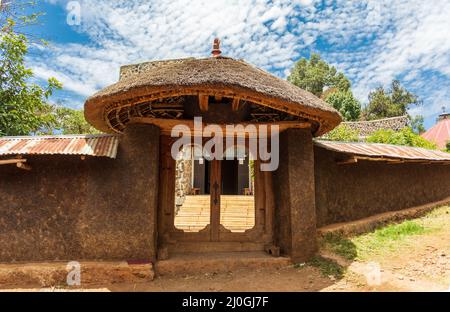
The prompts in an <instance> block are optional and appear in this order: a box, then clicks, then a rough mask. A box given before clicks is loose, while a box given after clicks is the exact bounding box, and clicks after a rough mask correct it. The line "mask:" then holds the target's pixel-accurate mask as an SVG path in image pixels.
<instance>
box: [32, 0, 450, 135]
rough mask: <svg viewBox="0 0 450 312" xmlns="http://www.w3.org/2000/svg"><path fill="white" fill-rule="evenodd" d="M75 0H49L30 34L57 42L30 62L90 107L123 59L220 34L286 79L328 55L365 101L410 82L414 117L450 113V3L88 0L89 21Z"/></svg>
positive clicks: (183, 51)
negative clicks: (301, 63)
mask: <svg viewBox="0 0 450 312" xmlns="http://www.w3.org/2000/svg"><path fill="white" fill-rule="evenodd" d="M68 2H69V1H65V0H45V1H40V3H39V6H38V8H37V9H38V10H41V11H44V12H46V16H45V17H43V18H42V20H41V22H42V26H40V27H34V28H33V29H32V30H30V31H32V32H35V33H36V34H37V35H40V36H41V37H43V38H45V39H46V40H48V41H50V47H47V48H42V47H34V48H33V49H32V51H31V53H30V56H29V57H28V60H27V61H28V64H29V66H30V67H31V68H33V70H34V72H35V75H36V77H37V78H38V79H40V80H42V81H44V80H45V79H47V78H49V77H52V76H53V77H56V78H58V79H59V80H60V81H61V82H62V83H63V84H64V90H63V91H61V92H58V93H57V94H55V96H54V98H53V100H54V101H58V102H61V103H63V104H64V105H66V106H70V107H74V108H82V106H83V103H84V101H85V99H86V97H88V96H89V95H92V94H93V93H95V91H96V90H99V89H101V88H102V87H105V86H106V85H108V84H111V83H114V82H116V81H117V79H118V73H119V67H120V65H123V64H129V63H136V62H140V61H147V60H156V59H167V58H178V57H188V56H195V57H205V56H208V55H209V52H210V50H211V44H212V40H213V38H214V37H216V36H217V37H219V38H221V40H222V51H223V54H225V55H227V56H231V57H234V58H242V59H245V60H246V61H247V62H249V63H252V64H254V65H256V66H258V67H261V68H263V69H265V70H267V71H269V72H271V73H273V74H275V75H277V76H279V77H282V78H285V77H286V76H287V75H288V74H289V69H290V68H291V67H292V65H293V63H294V62H295V61H296V60H298V59H299V58H301V57H309V55H310V53H311V52H318V53H320V54H321V56H322V58H323V59H325V60H326V61H327V62H329V63H331V64H332V65H334V66H336V67H337V68H338V70H340V71H343V72H344V73H345V74H346V75H347V76H348V77H349V78H350V79H351V80H352V84H353V91H354V94H355V95H356V96H357V97H358V99H359V100H360V101H361V102H362V103H363V105H364V104H366V103H367V95H368V93H369V91H370V90H372V89H374V88H375V87H377V86H380V85H382V86H387V85H388V84H389V83H390V82H391V81H392V79H400V80H401V82H402V83H403V84H404V85H405V86H406V87H407V88H408V89H409V90H411V91H413V92H414V93H416V94H418V95H419V96H420V97H421V99H422V100H423V103H424V104H423V106H421V107H417V108H414V109H412V110H411V111H410V113H411V114H412V115H417V114H421V115H423V116H424V117H425V126H426V127H427V128H429V127H431V126H432V125H433V124H434V122H435V119H436V117H437V115H438V114H439V113H440V112H441V111H442V108H441V107H442V106H446V107H447V110H450V100H449V99H450V79H449V78H450V35H449V31H448V30H449V29H450V0H430V1H422V0H397V1H395V0H366V1H341V0H330V1H328V0H316V1H315V0H291V1H276V0H271V1H268V0H247V1H246V0H240V1H237V0H226V1H225V0H215V1H208V0H172V1H130V0H129V1H107V0H98V1H89V0H82V1H77V2H76V3H75V5H76V4H79V7H80V15H79V17H80V24H79V25H69V24H68V23H67V16H68V14H70V13H71V12H76V11H73V10H72V11H71V10H69V7H68ZM71 5H72V6H70V7H71V8H73V3H71Z"/></svg>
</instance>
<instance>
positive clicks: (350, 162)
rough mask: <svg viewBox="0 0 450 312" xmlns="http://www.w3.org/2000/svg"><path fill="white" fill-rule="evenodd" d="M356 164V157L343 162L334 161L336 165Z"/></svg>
mask: <svg viewBox="0 0 450 312" xmlns="http://www.w3.org/2000/svg"><path fill="white" fill-rule="evenodd" d="M357 162H358V158H356V157H349V158H347V159H344V160H336V164H338V165H350V164H356V163H357Z"/></svg>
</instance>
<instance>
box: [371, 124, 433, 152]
mask: <svg viewBox="0 0 450 312" xmlns="http://www.w3.org/2000/svg"><path fill="white" fill-rule="evenodd" d="M367 142H369V143H385V144H393V145H405V146H413V147H423V148H427V149H436V148H437V147H436V144H434V143H431V142H430V141H427V140H425V139H424V138H422V137H421V136H420V135H418V134H417V133H414V131H413V130H412V129H411V128H409V127H405V128H403V129H402V130H400V131H394V130H392V129H387V130H385V129H383V130H378V131H376V132H374V133H373V134H372V135H371V136H369V137H368V138H367Z"/></svg>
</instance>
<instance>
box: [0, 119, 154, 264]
mask: <svg viewBox="0 0 450 312" xmlns="http://www.w3.org/2000/svg"><path fill="white" fill-rule="evenodd" d="M26 158H27V159H28V163H29V164H30V165H31V166H32V170H31V171H25V170H19V169H18V168H16V167H15V166H12V165H2V166H0V198H1V199H2V200H1V201H0V262H11V261H50V260H65V261H68V260H93V259H102V260H133V259H134V260H152V259H154V258H155V255H156V211H157V200H158V185H159V167H158V159H159V130H158V128H155V127H154V126H149V125H130V126H129V127H128V128H127V130H126V131H125V134H124V135H123V136H122V137H121V138H120V145H119V149H118V154H117V158H116V159H109V158H102V157H87V158H86V159H85V160H81V158H80V157H79V156H63V155H49V156H27V157H26Z"/></svg>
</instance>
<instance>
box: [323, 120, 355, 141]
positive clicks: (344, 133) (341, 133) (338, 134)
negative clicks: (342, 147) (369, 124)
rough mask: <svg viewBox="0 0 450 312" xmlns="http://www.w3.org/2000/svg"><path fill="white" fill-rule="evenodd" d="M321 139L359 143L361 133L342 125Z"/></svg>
mask: <svg viewBox="0 0 450 312" xmlns="http://www.w3.org/2000/svg"><path fill="white" fill-rule="evenodd" d="M321 139H324V140H328V141H343V142H358V141H359V131H358V130H353V129H352V128H350V127H349V126H347V125H345V124H341V125H339V126H338V127H336V128H334V129H333V130H331V131H330V132H328V133H327V134H326V135H324V136H323V137H322V138H321Z"/></svg>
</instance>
